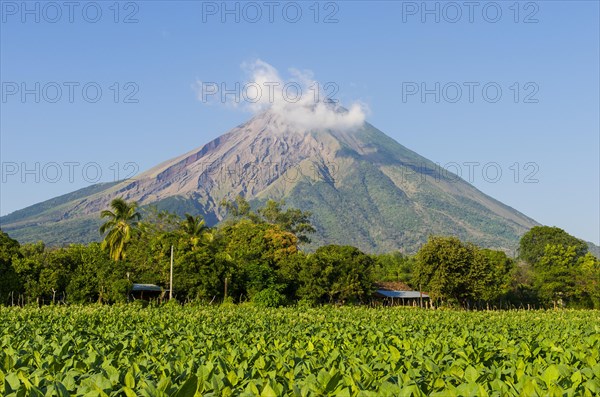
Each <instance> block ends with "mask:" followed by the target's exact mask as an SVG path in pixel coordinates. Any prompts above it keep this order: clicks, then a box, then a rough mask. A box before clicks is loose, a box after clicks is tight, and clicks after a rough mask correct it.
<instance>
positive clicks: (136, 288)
mask: <svg viewBox="0 0 600 397" xmlns="http://www.w3.org/2000/svg"><path fill="white" fill-rule="evenodd" d="M131 290H132V291H156V292H162V288H161V287H159V286H158V285H154V284H133V287H132V288H131Z"/></svg>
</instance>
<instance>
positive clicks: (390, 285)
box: [373, 282, 430, 306]
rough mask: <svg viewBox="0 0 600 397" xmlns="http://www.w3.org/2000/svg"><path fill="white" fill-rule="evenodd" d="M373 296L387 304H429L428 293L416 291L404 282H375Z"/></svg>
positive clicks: (381, 302)
mask: <svg viewBox="0 0 600 397" xmlns="http://www.w3.org/2000/svg"><path fill="white" fill-rule="evenodd" d="M375 288H377V289H376V290H375V292H374V293H373V298H374V299H375V300H376V301H379V302H380V304H383V305H385V306H396V305H402V306H427V304H428V303H429V301H430V297H429V295H428V294H426V293H424V292H422V291H414V290H412V289H411V288H410V287H409V286H408V285H406V284H404V283H402V282H382V283H377V284H375Z"/></svg>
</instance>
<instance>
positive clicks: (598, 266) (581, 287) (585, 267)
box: [575, 252, 600, 309]
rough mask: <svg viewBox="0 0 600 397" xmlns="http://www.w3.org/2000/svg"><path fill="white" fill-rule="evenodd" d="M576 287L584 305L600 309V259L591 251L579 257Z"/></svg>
mask: <svg viewBox="0 0 600 397" xmlns="http://www.w3.org/2000/svg"><path fill="white" fill-rule="evenodd" d="M577 267H578V272H577V276H576V280H575V284H576V286H575V288H576V294H577V297H578V299H579V300H580V301H581V302H582V304H583V305H584V306H587V307H590V308H594V309H600V260H598V258H596V257H595V256H594V255H592V254H590V253H589V252H588V253H587V254H585V255H584V256H582V257H581V258H579V261H578V263H577Z"/></svg>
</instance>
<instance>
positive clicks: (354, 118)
mask: <svg viewBox="0 0 600 397" xmlns="http://www.w3.org/2000/svg"><path fill="white" fill-rule="evenodd" d="M241 67H242V70H243V71H244V72H245V73H246V75H247V77H246V81H245V82H244V83H234V84H231V83H230V84H225V83H221V84H217V83H207V82H201V81H197V82H196V87H195V88H196V90H197V92H198V98H199V99H200V100H202V101H203V102H205V103H210V102H215V101H217V102H220V103H223V104H226V105H230V106H234V107H238V108H242V109H244V110H247V111H250V112H252V113H254V114H257V113H260V112H263V111H265V110H267V109H270V111H271V112H272V113H274V114H275V115H277V116H278V119H279V121H280V122H282V123H285V124H287V126H288V127H289V128H291V129H297V130H303V131H307V130H322V129H332V130H352V129H356V128H359V127H361V126H362V125H363V123H364V121H365V117H366V114H367V111H368V109H367V107H366V106H365V105H364V104H362V103H359V102H354V103H352V104H350V105H349V106H347V107H346V109H343V108H341V107H340V105H339V104H338V103H337V98H336V97H335V94H336V93H337V91H338V89H339V87H338V86H337V84H336V83H335V82H328V83H324V84H321V83H319V82H318V81H317V80H315V79H314V77H313V73H312V72H311V71H308V70H303V71H300V70H297V69H290V70H289V75H290V77H289V78H287V79H284V78H282V77H281V75H280V74H279V72H278V71H277V69H276V68H274V67H273V66H272V65H270V64H269V63H267V62H264V61H262V60H260V59H256V60H254V61H251V62H244V63H243V64H242V65H241Z"/></svg>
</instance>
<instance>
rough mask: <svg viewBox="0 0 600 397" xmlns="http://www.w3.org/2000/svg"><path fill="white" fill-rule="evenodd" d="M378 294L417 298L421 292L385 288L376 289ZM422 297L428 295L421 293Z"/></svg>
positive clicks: (427, 296) (391, 296) (388, 296)
mask: <svg viewBox="0 0 600 397" xmlns="http://www.w3.org/2000/svg"><path fill="white" fill-rule="evenodd" d="M376 292H377V293H378V294H381V295H383V296H385V297H386V298H412V299H414V298H419V297H421V293H420V292H419V291H388V290H385V289H378V290H377V291H376ZM422 296H423V298H429V295H427V294H426V293H423V295H422Z"/></svg>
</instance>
